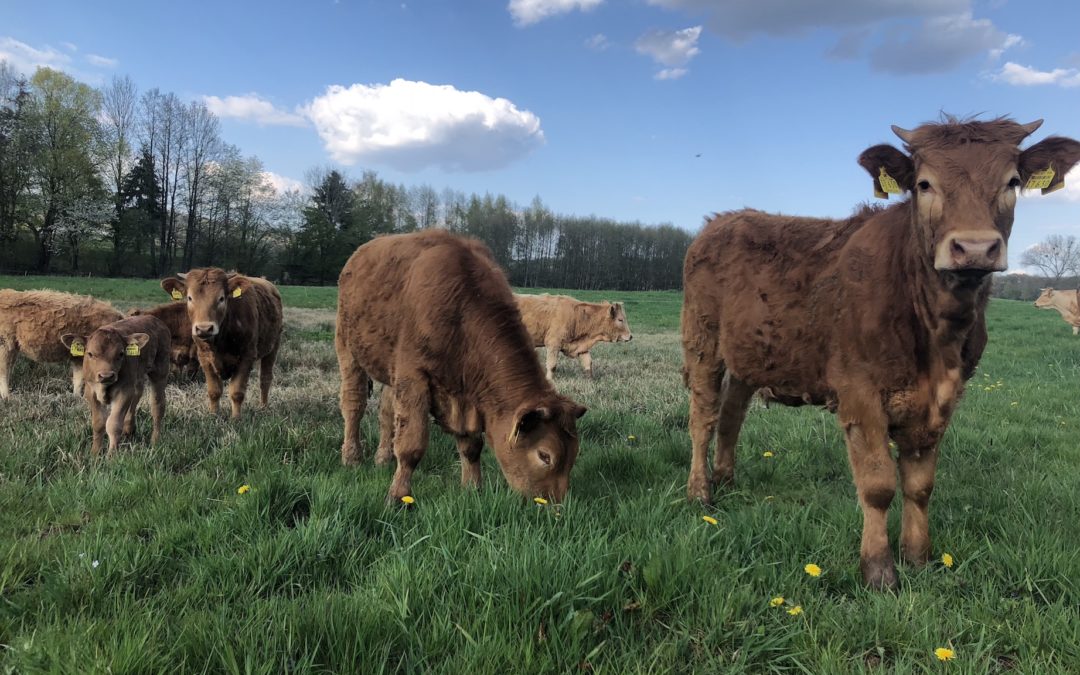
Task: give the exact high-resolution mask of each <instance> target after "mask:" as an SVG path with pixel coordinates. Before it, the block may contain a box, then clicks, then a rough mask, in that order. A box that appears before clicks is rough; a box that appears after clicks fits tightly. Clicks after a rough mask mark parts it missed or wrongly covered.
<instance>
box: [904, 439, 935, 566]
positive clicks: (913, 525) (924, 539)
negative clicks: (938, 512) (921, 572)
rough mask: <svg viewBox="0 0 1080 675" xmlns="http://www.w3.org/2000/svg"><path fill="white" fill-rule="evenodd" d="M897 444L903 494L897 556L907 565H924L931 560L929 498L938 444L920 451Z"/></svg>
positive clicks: (909, 444)
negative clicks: (898, 554)
mask: <svg viewBox="0 0 1080 675" xmlns="http://www.w3.org/2000/svg"><path fill="white" fill-rule="evenodd" d="M897 442H898V444H899V446H900V451H899V458H900V485H901V488H902V489H903V491H904V513H903V517H902V525H901V528H900V556H901V557H902V558H903V559H904V560H905V561H906V562H908V563H910V564H913V565H925V564H926V561H927V560H929V558H930V495H931V494H932V493H933V492H934V476H935V473H936V471H937V458H938V449H937V444H936V443H934V444H932V445H930V446H928V447H923V448H920V447H918V446H917V445H914V444H911V443H905V442H904V440H903V439H897Z"/></svg>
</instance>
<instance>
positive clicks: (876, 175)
mask: <svg viewBox="0 0 1080 675" xmlns="http://www.w3.org/2000/svg"><path fill="white" fill-rule="evenodd" d="M859 166H861V167H862V168H864V169H866V171H867V173H869V174H870V176H871V177H872V178H873V179H874V196H875V197H880V198H881V199H888V198H889V194H890V193H891V194H903V193H904V192H906V191H908V190H910V189H911V187H912V185H914V183H915V163H914V162H912V161H911V158H910V157H908V156H907V155H905V154H904V153H902V152H900V151H899V150H897V149H896V148H894V147H893V146H891V145H889V144H887V143H882V144H881V145H875V146H874V147H872V148H867V149H866V150H864V151H863V153H862V154H861V155H859Z"/></svg>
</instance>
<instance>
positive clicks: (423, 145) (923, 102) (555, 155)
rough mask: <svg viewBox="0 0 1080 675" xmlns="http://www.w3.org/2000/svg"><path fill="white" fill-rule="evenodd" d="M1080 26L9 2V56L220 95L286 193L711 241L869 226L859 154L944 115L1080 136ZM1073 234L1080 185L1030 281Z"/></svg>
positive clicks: (955, 6) (1045, 202)
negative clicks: (522, 211)
mask: <svg viewBox="0 0 1080 675" xmlns="http://www.w3.org/2000/svg"><path fill="white" fill-rule="evenodd" d="M1077 26H1080V2H1075V0H1049V1H1047V2H1042V3H1030V2H1021V1H1020V0H750V1H745V0H622V1H620V0H510V1H509V2H505V1H502V0H500V1H495V0H492V1H482V0H461V1H455V2H450V1H448V0H428V1H422V0H406V1H405V2H401V1H400V0H399V1H394V2H390V1H383V0H305V1H304V2H299V1H297V0H293V1H289V2H286V1H281V0H274V1H270V0H266V1H263V2H258V3H251V2H229V1H224V0H217V1H215V2H203V1H202V0H189V1H188V2H185V3H158V2H114V1H105V0H103V1H102V2H93V3H90V2H85V0H83V1H78V2H62V1H59V0H38V1H37V2H33V3H28V2H25V0H20V1H13V0H0V59H6V60H8V61H9V62H10V63H12V64H13V65H14V66H15V67H16V68H17V69H20V70H22V71H24V72H32V71H33V69H34V68H35V67H36V66H39V65H47V66H50V67H54V68H58V69H61V70H64V71H66V72H69V73H71V74H72V75H74V76H75V77H77V78H79V79H81V80H83V81H85V82H87V83H89V84H93V85H95V86H100V85H102V84H105V83H107V82H108V81H109V80H110V79H111V78H112V77H113V76H115V75H128V76H130V77H131V78H132V79H133V80H134V81H135V83H136V84H137V85H138V86H139V88H140V90H146V89H150V88H154V87H157V88H159V89H160V90H162V91H163V92H168V91H172V92H175V93H176V94H177V95H179V96H181V97H182V98H185V99H190V100H203V101H205V102H206V104H207V105H208V107H209V108H210V109H211V110H213V111H214V112H215V113H216V114H217V115H218V116H219V117H220V118H221V120H222V131H223V136H224V138H225V139H226V140H227V141H228V142H230V143H233V144H235V145H237V146H239V147H240V148H241V150H242V151H243V152H244V153H246V154H253V155H257V156H258V157H259V158H260V159H262V161H263V162H264V164H265V166H266V168H267V170H268V171H270V172H272V174H273V175H274V177H275V180H276V182H277V184H279V185H282V186H294V185H296V186H298V185H300V184H302V182H303V180H304V177H305V175H306V174H307V173H308V171H309V170H310V169H312V168H314V167H327V166H330V167H336V168H339V169H341V170H343V171H345V172H346V173H347V175H349V176H352V177H357V178H358V177H359V176H360V175H361V173H362V172H363V171H365V170H373V171H376V172H377V173H378V174H379V176H380V177H382V178H383V179H384V180H390V181H393V182H395V183H402V184H404V185H407V186H412V185H419V184H422V183H425V184H428V185H431V186H432V187H434V188H435V189H436V190H440V191H441V190H442V189H444V188H452V189H455V190H460V191H464V192H466V193H472V192H477V193H484V192H491V193H493V194H504V195H506V196H507V197H508V198H510V199H511V200H513V201H515V202H517V203H518V204H521V205H527V204H528V203H529V202H531V201H532V199H533V198H534V197H536V196H540V198H541V199H542V200H543V201H544V203H545V204H546V205H547V206H548V207H549V208H551V209H552V210H553V211H555V212H557V213H562V214H568V215H590V214H591V215H597V216H602V217H608V218H614V219H617V220H623V221H639V222H642V223H646V224H659V223H670V224H673V225H676V226H678V227H681V228H683V229H686V230H688V231H691V232H693V231H696V230H697V229H698V228H700V226H701V225H702V223H703V222H704V219H705V217H706V216H708V215H709V214H711V213H714V212H720V211H725V210H730V209H737V208H742V207H747V206H749V207H754V208H759V209H762V210H767V211H775V212H784V213H789V214H800V215H812V216H823V217H842V216H845V215H847V214H849V213H851V211H852V210H853V208H854V206H855V205H856V204H858V203H859V202H862V201H865V200H872V199H873V188H872V183H871V179H870V177H869V176H867V174H866V173H865V172H864V171H863V170H862V169H861V168H860V167H859V166H858V165H857V164H856V163H855V158H856V157H857V156H858V155H859V153H860V152H862V150H864V149H865V148H867V147H869V146H871V145H875V144H877V143H882V142H891V143H894V144H899V140H898V139H896V138H895V137H894V136H893V134H892V132H891V131H890V125H892V124H896V125H899V126H901V127H905V128H912V127H915V126H918V125H919V124H920V123H922V122H926V121H932V120H935V119H937V118H938V116H939V114H940V113H941V112H948V113H952V114H957V115H971V114H981V115H982V116H984V117H994V116H998V115H1008V116H1011V117H1014V118H1015V119H1017V121H1019V122H1022V123H1026V122H1030V121H1032V120H1035V119H1039V118H1042V119H1045V123H1044V125H1043V127H1042V128H1041V129H1040V130H1039V131H1038V132H1036V134H1034V135H1033V136H1032V137H1031V139H1029V142H1033V141H1037V140H1039V139H1041V138H1043V137H1044V136H1046V135H1050V134H1058V135H1065V136H1071V137H1073V138H1078V139H1080V38H1078V37H1077V36H1078V35H1080V31H1078V29H1077ZM894 199H895V197H894ZM1053 233H1061V234H1080V169H1074V170H1073V172H1072V174H1071V175H1070V176H1069V178H1068V180H1067V181H1066V188H1065V189H1064V190H1061V191H1059V192H1057V193H1054V194H1052V195H1047V196H1041V195H1038V193H1037V192H1035V193H1034V195H1032V196H1029V197H1024V198H1022V199H1021V200H1020V201H1019V203H1018V205H1017V219H1016V225H1015V226H1014V230H1013V236H1012V239H1011V240H1010V259H1011V260H1010V263H1011V269H1013V270H1016V269H1018V265H1019V256H1020V252H1021V251H1022V250H1023V249H1025V248H1027V247H1029V246H1031V245H1032V244H1034V243H1036V242H1038V241H1039V240H1041V239H1043V238H1044V237H1045V236H1047V235H1049V234H1053Z"/></svg>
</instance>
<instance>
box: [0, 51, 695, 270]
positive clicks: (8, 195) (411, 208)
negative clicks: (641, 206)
mask: <svg viewBox="0 0 1080 675" xmlns="http://www.w3.org/2000/svg"><path fill="white" fill-rule="evenodd" d="M307 182H308V189H306V190H300V189H293V190H278V189H275V187H274V185H273V183H272V181H271V180H270V175H269V174H268V173H267V172H266V171H265V170H264V168H263V165H262V163H261V162H260V160H259V159H258V158H257V157H254V156H245V155H244V154H243V153H242V152H241V151H240V150H239V149H238V148H237V147H236V146H234V145H231V144H229V143H227V142H226V141H225V140H224V139H223V138H222V135H221V127H220V122H219V120H218V119H217V117H216V116H215V115H214V114H213V113H212V112H211V111H210V110H208V109H207V107H206V105H205V104H204V103H203V102H201V101H187V102H185V101H183V100H181V99H180V98H179V97H178V96H177V95H176V94H173V93H167V92H162V91H160V90H158V89H150V90H148V91H144V92H140V91H139V90H138V88H137V87H136V86H135V84H134V82H132V80H131V79H130V78H128V77H117V78H114V79H113V80H112V81H111V82H110V83H108V84H106V85H104V86H103V87H101V88H94V87H91V86H89V85H87V84H85V83H82V82H79V81H77V80H76V79H74V78H73V77H71V76H70V75H68V74H66V73H63V72H60V71H56V70H51V69H48V68H39V69H38V70H37V71H36V72H35V73H34V75H33V76H32V77H30V78H24V77H22V76H20V75H19V74H18V73H17V72H16V71H15V70H14V69H13V68H12V67H10V65H9V64H7V63H5V62H3V61H0V270H4V271H8V272H30V271H32V272H37V273H66V274H96V275H109V276H145V277H157V276H163V275H165V274H169V273H171V272H174V271H177V270H185V269H190V268H192V267H199V266H219V267H226V268H230V269H237V270H241V271H243V272H245V273H248V274H260V275H266V276H268V277H270V278H272V279H276V280H279V281H284V282H287V283H301V284H307V283H311V284H330V283H335V282H336V281H337V275H338V272H339V271H340V269H341V267H342V265H343V264H344V262H345V260H346V259H347V258H348V256H349V255H350V254H351V253H352V251H354V250H355V249H356V247H357V246H359V245H361V244H363V243H364V242H366V241H368V240H370V239H371V238H372V237H375V236H378V235H380V234H387V233H394V232H411V231H415V230H421V229H425V228H433V227H439V228H445V229H448V230H450V231H453V232H457V233H461V234H465V235H469V236H473V237H476V238H479V239H481V240H482V241H484V242H485V243H486V244H487V245H488V246H489V247H490V248H491V250H492V252H493V253H494V255H495V258H496V259H497V261H498V262H499V264H500V265H502V267H503V268H504V269H506V270H507V272H508V273H509V275H510V278H511V283H513V284H514V285H517V286H546V287H559V288H585V289H613V290H650V289H670V288H679V287H680V286H681V283H682V260H683V256H684V255H685V253H686V248H687V246H689V244H690V241H691V239H692V235H690V234H689V233H687V232H685V231H683V230H680V229H679V228H676V227H672V226H670V225H662V226H659V227H654V226H646V225H642V224H639V223H621V222H616V221H613V220H609V219H604V218H598V217H595V216H589V217H575V216H564V215H559V214H555V213H553V212H551V210H550V209H548V208H547V207H546V206H545V205H544V203H543V202H542V201H541V200H540V199H539V197H538V198H536V199H534V200H533V202H532V203H531V204H529V205H528V206H527V207H521V206H519V205H517V204H515V203H513V202H511V201H510V200H508V199H507V198H506V197H505V196H502V195H494V196H493V195H490V194H485V195H477V194H471V195H466V194H464V193H462V192H458V191H454V190H443V191H442V192H438V191H436V190H435V189H434V188H432V187H430V186H427V185H421V186H414V187H405V186H404V185H394V184H392V183H389V182H387V181H384V180H382V179H380V178H379V176H378V175H377V174H376V173H375V172H373V171H364V172H363V173H362V175H361V177H360V178H359V179H355V180H354V179H350V178H349V177H348V176H346V175H345V174H343V173H341V172H340V171H337V170H331V169H313V170H312V171H311V172H309V176H308V181H307Z"/></svg>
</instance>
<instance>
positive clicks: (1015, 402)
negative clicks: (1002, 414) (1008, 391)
mask: <svg viewBox="0 0 1080 675" xmlns="http://www.w3.org/2000/svg"><path fill="white" fill-rule="evenodd" d="M1009 405H1020V401H1013V402H1012V403H1010V404H1009Z"/></svg>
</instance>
